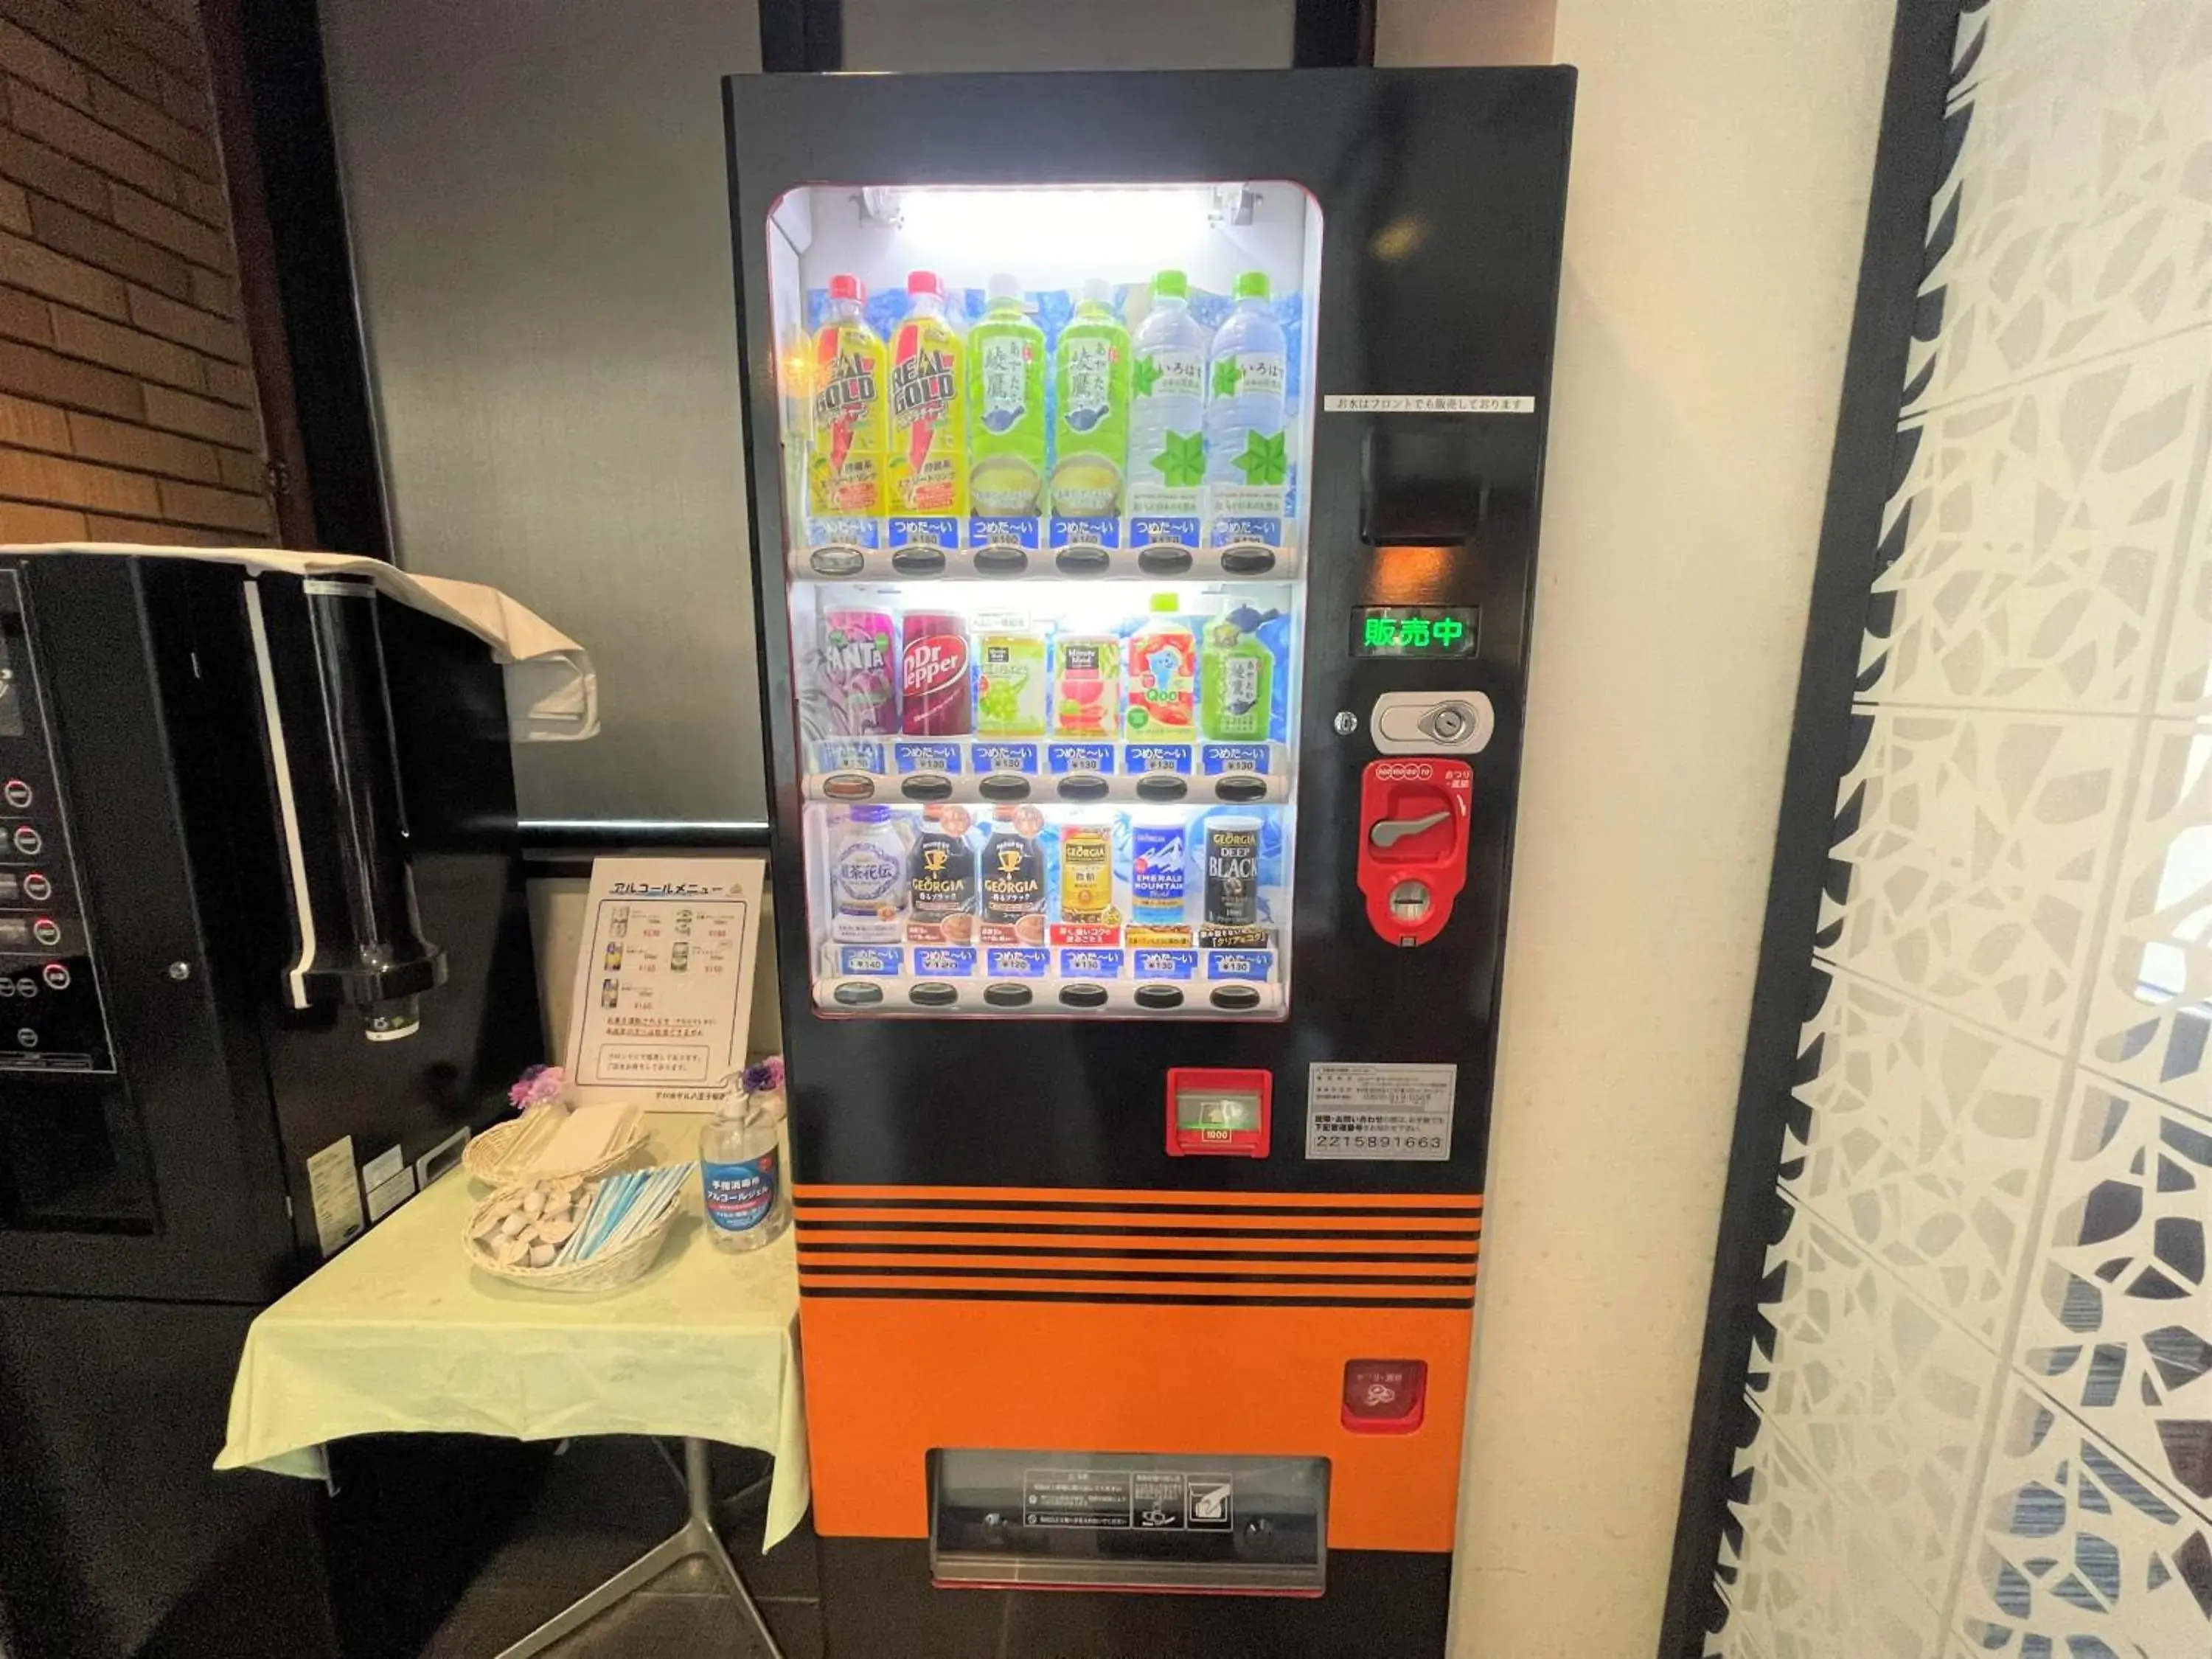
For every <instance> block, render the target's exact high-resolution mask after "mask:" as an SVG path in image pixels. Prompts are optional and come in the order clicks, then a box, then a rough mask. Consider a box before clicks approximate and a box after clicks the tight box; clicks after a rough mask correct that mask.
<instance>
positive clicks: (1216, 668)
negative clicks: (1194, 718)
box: [1198, 615, 1275, 743]
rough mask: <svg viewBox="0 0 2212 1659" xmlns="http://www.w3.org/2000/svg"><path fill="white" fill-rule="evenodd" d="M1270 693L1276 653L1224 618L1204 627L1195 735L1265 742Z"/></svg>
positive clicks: (1225, 740)
mask: <svg viewBox="0 0 2212 1659" xmlns="http://www.w3.org/2000/svg"><path fill="white" fill-rule="evenodd" d="M1274 692H1275V653H1273V652H1272V651H1270V650H1268V649H1267V647H1266V646H1265V645H1263V644H1261V641H1260V640H1259V637H1258V636H1257V635H1253V634H1249V633H1247V632H1246V631H1245V630H1244V629H1241V628H1239V627H1238V626H1237V624H1236V623H1234V622H1232V621H1231V620H1230V618H1229V617H1227V616H1226V615H1224V616H1220V617H1215V618H1214V619H1213V620H1212V622H1210V623H1207V624H1206V636H1205V638H1204V640H1203V641H1201V643H1200V646H1199V652H1198V731H1199V735H1200V737H1204V738H1213V739H1215V740H1216V741H1218V742H1223V743H1260V742H1263V741H1265V739H1266V738H1267V716H1268V709H1269V705H1270V703H1271V702H1272V701H1273V697H1274Z"/></svg>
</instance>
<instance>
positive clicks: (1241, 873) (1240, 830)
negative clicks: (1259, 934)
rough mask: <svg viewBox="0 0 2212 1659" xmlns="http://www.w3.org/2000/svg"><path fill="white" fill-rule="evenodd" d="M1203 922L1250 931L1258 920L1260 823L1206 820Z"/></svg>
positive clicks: (1254, 820) (1227, 818)
mask: <svg viewBox="0 0 2212 1659" xmlns="http://www.w3.org/2000/svg"><path fill="white" fill-rule="evenodd" d="M1259 920H1260V820H1259V819H1257V818H1248V817H1218V818H1209V819H1207V820H1206V921H1209V922H1212V923H1213V924H1214V925H1216V926H1217V927H1253V926H1255V925H1256V924H1257V923H1258V921H1259Z"/></svg>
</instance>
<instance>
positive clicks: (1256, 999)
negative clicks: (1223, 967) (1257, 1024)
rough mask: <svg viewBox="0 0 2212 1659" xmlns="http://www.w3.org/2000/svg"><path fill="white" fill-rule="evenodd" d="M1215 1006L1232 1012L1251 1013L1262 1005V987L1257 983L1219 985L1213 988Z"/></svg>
mask: <svg viewBox="0 0 2212 1659" xmlns="http://www.w3.org/2000/svg"><path fill="white" fill-rule="evenodd" d="M1212 1002H1213V1006H1215V1007H1217V1008H1219V1009H1221V1010H1223V1011H1224V1012H1227V1013H1232V1014H1241V1013H1249V1012H1251V1011H1252V1010H1253V1009H1255V1008H1256V1007H1258V1006H1260V987H1258V986H1256V985H1217V986H1215V987H1213V997H1212Z"/></svg>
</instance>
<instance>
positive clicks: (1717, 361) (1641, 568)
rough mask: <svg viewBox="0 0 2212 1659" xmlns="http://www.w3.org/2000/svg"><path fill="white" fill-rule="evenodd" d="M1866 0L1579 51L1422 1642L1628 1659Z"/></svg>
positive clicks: (1808, 536) (1668, 1407)
mask: <svg viewBox="0 0 2212 1659" xmlns="http://www.w3.org/2000/svg"><path fill="white" fill-rule="evenodd" d="M1892 16H1893V3H1892V0H1558V4H1557V16H1556V40H1555V49H1556V55H1557V58H1558V60H1559V62H1561V63H1567V64H1575V65H1577V67H1578V68H1579V69H1580V70H1581V71H1582V79H1581V88H1580V93H1579V102H1578V107H1577V118H1576V131H1575V155H1574V173H1573V182H1572V186H1571V199H1570V207H1569V212H1568V229H1567V255H1566V257H1567V271H1566V283H1565V296H1564V301H1563V314H1562V319H1561V323H1560V330H1559V362H1558V370H1557V374H1556V378H1555V380H1554V382H1553V405H1552V414H1551V443H1552V449H1551V459H1550V466H1549V471H1548V475H1547V481H1546V486H1545V502H1544V523H1543V540H1542V548H1541V554H1540V560H1539V562H1540V585H1539V589H1538V599H1537V605H1536V630H1535V636H1534V639H1535V648H1534V666H1533V671H1532V674H1533V682H1532V685H1531V688H1530V696H1529V713H1528V743H1527V748H1526V756H1527V759H1526V762H1525V770H1524V773H1523V777H1522V802H1521V821H1520V828H1519V835H1518V841H1517V847H1516V855H1515V870H1514V890H1513V918H1512V926H1511V931H1510V937H1509V939H1508V945H1507V966H1506V975H1505V1011H1504V1028H1503V1035H1502V1053H1501V1057H1500V1079H1499V1088H1498V1099H1497V1103H1496V1115H1495V1120H1494V1123H1495V1128H1494V1139H1493V1141H1492V1155H1491V1156H1492V1164H1491V1171H1490V1183H1489V1206H1490V1207H1489V1211H1488V1229H1487V1231H1486V1237H1485V1240H1484V1255H1483V1273H1482V1290H1481V1293H1480V1313H1479V1321H1480V1324H1479V1334H1478V1337H1477V1342H1476V1360H1475V1383H1474V1402H1473V1407H1472V1412H1471V1419H1472V1420H1471V1433H1470V1436H1469V1438H1468V1462H1467V1468H1468V1479H1467V1483H1466V1486H1465V1492H1464V1498H1463V1504H1464V1509H1463V1512H1462V1542H1461V1549H1460V1555H1459V1564H1458V1566H1459V1571H1458V1577H1457V1584H1458V1593H1457V1601H1456V1606H1455V1632H1454V1634H1455V1639H1454V1647H1453V1650H1454V1652H1455V1654H1458V1655H1462V1656H1467V1659H1550V1656H1573V1659H1644V1656H1647V1655H1650V1654H1651V1653H1652V1652H1653V1651H1654V1649H1655V1644H1656V1639H1657V1631H1658V1616H1659V1609H1660V1604H1661V1601H1662V1595H1663V1592H1664V1589H1665V1585H1666V1575H1667V1566H1668V1550H1669V1548H1670V1547H1671V1545H1672V1541H1673V1536H1674V1518H1675V1505H1676V1502H1677V1498H1678V1494H1679V1490H1680V1475H1681V1464H1682V1458H1683V1455H1684V1448H1685V1442H1686V1429H1687V1420H1688V1413H1689V1404H1690V1397H1691V1393H1692V1385H1693V1383H1694V1379H1695V1375H1696V1368H1697V1359H1698V1348H1699V1340H1700V1337H1701V1334H1702V1325H1703V1318H1704V1311H1705V1295H1706V1291H1707V1288H1708V1285H1709V1284H1710V1280H1711V1257H1712V1245H1713V1238H1714V1232H1715V1228H1716V1226H1717V1217H1718V1213H1719V1198H1720V1188H1721V1182H1722V1176H1723V1170H1724V1166H1725V1162H1726V1154H1727V1145H1728V1136H1729V1126H1730V1123H1731V1121H1732V1119H1733V1116H1734V1113H1735V1091H1736V1082H1737V1073H1738V1070H1739V1067H1740V1065H1741V1058H1742V1048H1743V1036H1744V1022H1745V1018H1746V1014H1747V1008H1748V1006H1749V1000H1750V990H1751V981H1752V974H1753V963H1754V957H1755V955H1756V951H1757V947H1758V941H1759V921H1760V911H1761V907H1762V906H1763V904H1764V903H1765V895H1766V876H1767V866H1768V862H1769V856H1770V852H1771V842H1772V837H1773V834H1774V817H1775V811H1776V806H1777V803H1778V799H1779V797H1780V791H1781V780H1782V767H1783V756H1784V745H1785V743H1786V740H1787V736H1788V730H1789V724H1790V702H1791V698H1792V696H1793V694H1794V691H1795V687H1796V670H1797V659H1798V651H1799V647H1800V645H1801V643H1802V634H1803V629H1804V621H1805V611H1806V604H1807V598H1808V591H1809V583H1810V580H1811V573H1812V566H1813V558H1814V544H1815V541H1816V538H1817V535H1818V531H1819V526H1820V509H1821V500H1822V494H1823V491H1824V489H1825V488H1826V482H1827V476H1828V460H1829V447H1830V443H1831V441H1832V435H1833V426H1834V418H1835V406H1836V398H1837V393H1838V385H1839V381H1840V375H1841V371H1842V366H1843V358H1844V343H1845V337H1846V333H1847V331H1848V327H1849V324H1850V312H1851V301H1852V292H1853V288H1854V285H1855V283H1856V281H1857V270H1858V255H1859V244H1860V239H1861V235H1862V232H1863V223H1864V218H1865V212H1866V197H1867V188H1868V181H1869V175H1870V172H1871V168H1872V164H1873V155H1874V140H1875V128H1876V125H1877V119H1878V116H1879V109H1880V100H1881V87H1882V80H1883V76H1884V73H1885V70H1886V67H1887V55H1888V34H1889V29H1890V24H1891V20H1892Z"/></svg>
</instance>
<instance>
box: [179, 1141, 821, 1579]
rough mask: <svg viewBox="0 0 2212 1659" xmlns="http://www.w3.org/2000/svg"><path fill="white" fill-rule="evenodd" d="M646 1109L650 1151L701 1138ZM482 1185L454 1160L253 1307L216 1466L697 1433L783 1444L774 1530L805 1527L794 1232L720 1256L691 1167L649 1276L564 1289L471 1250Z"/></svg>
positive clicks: (315, 1467)
mask: <svg viewBox="0 0 2212 1659" xmlns="http://www.w3.org/2000/svg"><path fill="white" fill-rule="evenodd" d="M648 1123H649V1124H650V1126H651V1128H652V1133H653V1158H654V1161H655V1162H657V1163H680V1162H682V1161H684V1160H685V1159H687V1158H692V1157H695V1156H696V1148H697V1136H698V1129H699V1123H700V1120H699V1119H698V1118H697V1117H696V1116H686V1115H655V1116H653V1117H652V1118H650V1119H648ZM482 1196H483V1189H482V1188H477V1187H475V1186H474V1185H472V1183H471V1182H470V1180H469V1178H468V1176H466V1175H465V1173H464V1172H462V1171H460V1170H455V1171H454V1172H453V1174H451V1175H449V1176H447V1177H446V1178H445V1179H444V1180H442V1181H440V1182H437V1183H436V1184H435V1185H434V1186H432V1187H431V1188H429V1189H428V1191H426V1192H423V1193H421V1194H417V1195H416V1197H415V1198H413V1199H411V1200H409V1201H408V1202H407V1203H406V1204H404V1205H402V1206H400V1208H399V1209H398V1211H397V1212H394V1213H393V1214H392V1215H390V1216H388V1217H386V1218H385V1219H384V1220H383V1221H382V1222H380V1223H379V1224H378V1225H376V1226H374V1227H372V1228H371V1229H370V1230H369V1231H368V1235H367V1236H366V1237H363V1238H362V1240H361V1241H360V1242H359V1243H356V1244H355V1245H353V1246H352V1247H351V1248H350V1249H348V1250H346V1251H345V1252H344V1253H343V1254H342V1255H338V1256H337V1258H335V1259H334V1260H332V1261H329V1262H327V1263H325V1265H324V1266H323V1267H322V1268H321V1269H320V1270H319V1271H318V1272H317V1273H314V1274H313V1276H311V1277H310V1278H309V1279H307V1280H306V1281H305V1282H304V1283H303V1284H301V1285H300V1286H299V1287H298V1288H297V1289H296V1290H295V1291H292V1293H291V1294H290V1295H289V1296H287V1297H284V1298H283V1300H282V1301H280V1302H278V1303H276V1304H274V1305H273V1306H271V1307H270V1308H269V1309H267V1310H265V1311H264V1312H263V1314H262V1315H261V1316H260V1317H259V1318H258V1319H256V1320H255V1321H254V1322H253V1325H252V1329H251V1330H250V1331H248V1333H247V1334H246V1352H245V1353H244V1354H243V1355H242V1356H241V1357H240V1360H239V1366H238V1379H237V1381H236V1383H234V1384H233V1385H232V1389H231V1396H230V1425H229V1433H228V1440H227V1442H226V1443H225V1444H224V1446H223V1449H222V1455H221V1456H219V1457H217V1458H216V1468H219V1469H235V1468H262V1469H269V1470H273V1471H275V1472H276V1473H277V1474H295V1475H302V1476H307V1477H310V1478H317V1479H319V1478H320V1477H321V1476H322V1475H323V1474H324V1473H325V1468H326V1467H327V1466H326V1464H325V1459H324V1455H323V1444H324V1443H325V1441H330V1440H337V1439H341V1438H343V1437H345V1436H347V1435H350V1434H392V1433H404V1432H410V1431H413V1432H441V1433H461V1434H490V1435H503V1436H507V1437H511V1438H513V1439H518V1440H550V1439H557V1438H562V1437H567V1436H569V1435H581V1434H653V1435H696V1436H698V1437H701V1438H702V1439H707V1440H719V1441H721V1442H723V1443H726V1444H729V1445H737V1446H753V1447H757V1448H758V1449H761V1450H763V1451H766V1452H769V1453H772V1454H773V1455H775V1475H774V1478H773V1481H772V1484H771V1486H770V1488H769V1505H768V1540H767V1541H768V1542H769V1543H770V1544H774V1543H776V1542H778V1541H781V1539H782V1538H783V1537H784V1536H785V1535H786V1534H788V1533H789V1532H790V1531H791V1529H792V1528H793V1527H795V1526H797V1525H798V1524H799V1519H800V1517H801V1516H804V1515H805V1513H806V1504H807V1497H808V1486H807V1469H806V1425H805V1411H804V1407H803V1406H802V1404H801V1399H800V1393H799V1349H798V1340H797V1323H796V1321H797V1315H798V1309H799V1288H798V1278H797V1274H796V1272H795V1270H794V1268H793V1258H792V1243H791V1238H790V1237H789V1235H786V1236H785V1237H783V1238H781V1239H780V1240H779V1241H777V1242H776V1243H774V1244H772V1245H770V1246H769V1247H768V1248H767V1249H762V1250H757V1251H755V1252H753V1253H751V1254H750V1255H742V1256H726V1255H721V1254H720V1252H718V1251H717V1250H715V1249H714V1246H713V1244H712V1243H710V1242H709V1241H708V1238H707V1237H706V1233H705V1227H706V1218H705V1217H704V1216H703V1215H702V1213H701V1210H700V1200H699V1190H698V1188H697V1187H696V1184H695V1185H694V1186H693V1187H692V1188H691V1190H690V1194H689V1196H688V1198H687V1199H686V1201H685V1202H686V1208H685V1212H684V1213H683V1214H682V1215H679V1216H678V1218H677V1219H676V1221H675V1224H674V1229H673V1231H672V1233H671V1237H670V1238H669V1240H668V1243H666V1244H665V1246H663V1248H662V1250H661V1255H660V1259H659V1261H657V1262H655V1263H654V1264H653V1269H652V1271H651V1272H650V1273H647V1274H646V1275H645V1276H644V1277H643V1278H642V1279H637V1280H635V1282H634V1283H632V1284H630V1285H627V1286H625V1287H624V1288H623V1289H622V1290H619V1291H610V1292H607V1293H605V1294H604V1295H599V1296H589V1297H568V1296H557V1295H549V1294H547V1293H545V1292H544V1291H526V1290H523V1289H521V1288H520V1287H518V1286H515V1285H507V1284H505V1283H503V1282H501V1280H499V1279H494V1278H492V1277H491V1276H490V1275H489V1274H488V1273H481V1272H478V1271H477V1269H475V1268H474V1267H471V1266H470V1265H469V1264H468V1262H467V1261H466V1260H465V1258H464V1256H463V1255H462V1251H461V1234H462V1230H463V1228H464V1227H465V1225H466V1224H467V1219H468V1216H469V1214H470V1212H471V1210H472V1209H473V1208H474V1207H475V1206H476V1204H477V1200H479V1199H480V1198H481V1197H482Z"/></svg>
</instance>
